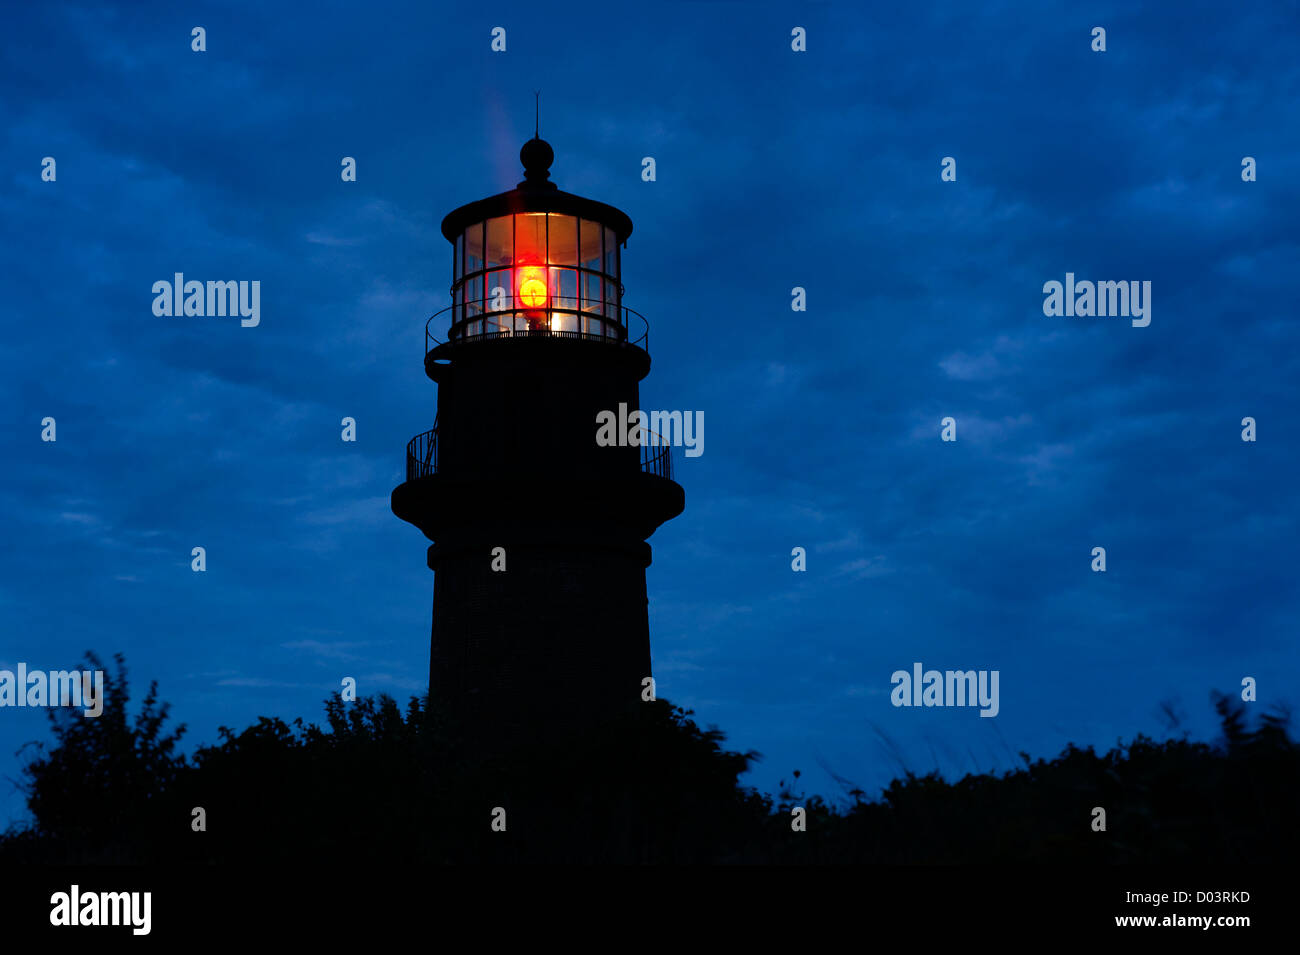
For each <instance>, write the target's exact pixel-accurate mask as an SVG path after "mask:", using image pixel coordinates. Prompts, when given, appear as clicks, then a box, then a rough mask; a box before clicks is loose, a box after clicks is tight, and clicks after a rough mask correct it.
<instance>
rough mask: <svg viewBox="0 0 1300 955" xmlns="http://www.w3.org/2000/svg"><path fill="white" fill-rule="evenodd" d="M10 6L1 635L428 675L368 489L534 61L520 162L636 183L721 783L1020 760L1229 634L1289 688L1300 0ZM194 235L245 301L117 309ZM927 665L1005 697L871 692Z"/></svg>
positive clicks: (403, 678) (42, 656) (161, 671)
mask: <svg viewBox="0 0 1300 955" xmlns="http://www.w3.org/2000/svg"><path fill="white" fill-rule="evenodd" d="M6 25H7V29H6V43H5V55H4V56H3V57H0V115H3V117H4V122H3V124H0V217H2V219H3V222H4V224H5V228H4V230H3V233H2V234H0V243H3V259H4V263H5V267H4V269H3V271H2V272H0V283H2V284H0V290H2V291H3V295H4V305H5V307H4V329H5V334H4V336H3V337H2V338H0V396H2V398H3V409H4V410H3V415H4V420H5V423H6V424H5V427H4V428H2V429H0V442H3V444H2V447H3V454H4V461H5V467H4V468H3V469H0V515H2V517H0V519H2V520H3V525H0V532H2V533H3V536H4V538H5V541H6V545H7V546H6V547H4V548H3V550H0V612H2V613H3V619H4V627H3V630H0V667H12V666H13V665H14V664H16V663H17V662H18V661H20V660H21V661H24V662H26V663H27V664H28V665H29V666H30V667H43V668H50V669H53V668H62V667H68V666H72V665H75V664H76V663H77V662H78V661H79V659H80V657H81V654H82V652H83V651H85V650H87V649H94V650H96V651H98V652H99V653H100V654H101V655H103V656H105V657H107V656H108V655H109V654H111V653H113V652H114V651H119V650H120V651H122V652H124V653H125V654H126V655H127V661H128V665H129V667H130V669H131V672H132V675H133V677H134V679H135V681H136V683H137V687H138V689H139V690H140V691H143V687H144V684H146V683H147V681H148V680H150V679H157V680H158V681H159V683H160V685H161V694H162V697H163V698H164V699H166V700H169V701H171V703H172V704H173V706H174V713H175V715H176V716H177V717H178V718H179V719H180V720H183V721H184V722H186V723H187V724H188V725H189V727H190V733H189V736H188V742H189V744H190V745H193V744H195V743H198V742H214V741H215V740H216V729H217V727H218V726H219V725H222V724H225V725H229V726H232V727H237V728H242V727H243V726H246V725H247V724H249V723H250V722H252V721H253V720H254V719H255V718H256V717H257V716H258V715H263V714H265V715H276V716H281V717H283V718H286V719H291V718H293V717H295V716H303V717H305V718H308V719H319V718H320V717H321V715H322V708H321V701H322V699H323V698H324V697H325V696H326V695H327V694H328V693H329V692H331V691H332V690H334V689H335V688H337V687H338V686H339V681H340V680H341V679H342V678H343V677H345V676H353V677H355V678H357V679H358V681H359V689H360V692H362V693H377V692H388V693H391V694H394V695H397V696H398V697H399V698H403V699H404V698H405V697H406V696H407V695H408V694H411V693H415V692H419V691H421V690H422V689H423V687H424V686H425V684H426V681H427V667H428V652H429V647H428V640H429V613H430V603H431V596H432V586H433V578H432V575H431V574H430V573H429V571H428V570H427V569H426V567H425V566H424V550H425V546H426V543H427V542H425V541H424V539H423V537H422V536H421V535H420V534H419V532H418V531H416V530H415V529H414V528H412V527H411V526H409V525H407V524H404V523H402V522H401V521H400V520H398V519H397V518H396V517H394V516H393V515H392V513H391V512H390V510H389V493H390V492H391V490H392V488H393V487H394V486H395V485H396V484H398V483H400V481H401V480H402V476H403V471H402V469H403V460H404V458H403V454H404V448H405V445H406V442H407V440H408V439H409V438H410V437H411V436H412V435H413V434H415V433H417V432H419V431H423V430H425V429H426V428H428V427H429V426H430V425H431V424H432V422H433V418H434V412H435V400H436V386H435V385H434V384H433V383H432V382H430V381H428V380H427V379H426V378H425V377H424V374H423V369H422V367H421V359H422V353H423V325H424V320H425V318H426V317H427V316H428V315H429V314H430V313H432V312H434V311H436V310H437V309H440V308H442V307H443V306H444V305H446V304H447V303H448V299H447V293H446V289H447V286H448V284H449V281H450V271H451V248H450V246H449V245H448V243H447V242H446V241H445V240H444V239H443V238H442V236H441V234H440V233H439V231H438V224H439V222H440V221H441V218H442V216H443V215H444V214H445V213H446V212H448V211H449V210H450V209H452V208H454V207H455V206H458V205H461V204H463V203H465V202H468V201H471V200H473V199H477V198H480V197H482V196H485V195H489V194H492V193H496V192H499V191H502V190H504V189H508V188H511V187H512V186H513V185H514V184H515V183H516V182H517V181H518V180H519V179H520V177H521V170H520V168H519V165H518V149H519V146H520V145H521V144H522V142H523V141H524V140H525V139H526V138H528V136H530V135H531V133H532V122H533V115H532V112H533V111H532V106H533V102H532V91H533V90H534V89H537V88H540V89H541V90H542V120H541V125H542V134H543V136H544V137H545V138H546V139H547V140H549V141H550V142H551V143H552V145H553V146H554V148H555V151H556V160H555V163H554V165H553V166H552V178H553V180H554V181H555V182H557V183H558V184H559V186H560V187H561V188H562V189H566V190H568V191H571V192H577V193H580V194H583V195H587V196H591V197H593V198H596V199H599V200H602V201H604V202H608V203H611V204H613V205H615V206H618V207H619V208H621V209H623V210H625V211H626V212H627V213H628V214H629V215H630V216H631V217H632V219H633V222H634V223H635V231H634V233H633V235H632V238H631V241H630V243H629V245H628V248H627V250H626V251H625V252H624V259H623V262H624V266H623V278H624V284H625V286H626V290H627V291H626V298H625V302H626V304H627V305H629V306H630V307H632V308H634V309H636V310H637V311H639V312H641V313H642V314H644V315H645V316H647V318H648V319H649V321H650V323H651V337H650V345H651V354H652V357H653V360H654V366H653V369H652V371H651V374H650V377H649V378H648V379H647V380H646V381H645V382H644V383H643V385H642V403H643V405H644V406H646V407H648V408H673V409H685V410H702V411H703V412H704V414H705V419H706V443H705V453H704V455H703V456H702V457H699V458H689V459H688V458H685V457H683V456H682V455H680V454H679V455H678V456H677V459H676V462H675V463H676V465H677V477H678V479H679V481H680V482H681V483H682V484H683V486H684V487H685V489H686V501H687V505H686V511H685V513H684V514H683V515H682V516H681V517H679V518H678V519H676V520H674V521H672V522H671V523H669V524H668V525H666V526H665V527H663V528H662V529H661V530H660V531H659V532H658V533H656V534H655V536H654V537H653V538H652V539H651V544H652V546H653V547H654V564H653V566H652V567H651V568H650V571H649V577H648V583H649V590H650V615H651V639H652V649H653V658H654V668H655V674H656V677H657V679H658V682H659V692H660V694H661V695H663V696H666V697H668V698H670V699H672V700H674V701H675V702H678V703H681V704H684V705H688V706H690V707H691V708H693V709H694V710H695V712H696V714H697V717H698V718H699V719H700V720H701V721H702V722H704V723H712V724H717V725H719V726H720V727H721V728H723V729H724V730H725V731H726V732H727V733H728V734H729V737H730V740H731V743H732V744H733V745H734V746H736V747H739V748H753V749H757V750H759V751H761V752H762V753H763V754H764V759H763V761H762V762H761V763H760V764H759V766H758V768H757V769H756V771H755V772H754V773H753V774H752V777H751V781H752V782H753V783H754V784H756V785H759V786H761V787H764V788H768V789H770V788H771V787H773V786H775V784H776V781H777V779H778V778H780V777H781V776H783V775H785V774H787V773H788V772H789V770H791V769H793V768H796V767H797V768H800V769H802V770H803V771H804V773H805V776H804V780H805V782H806V783H807V786H808V788H809V789H811V790H816V791H821V792H824V793H834V792H836V791H837V786H836V783H835V782H834V781H833V779H832V778H831V776H830V775H828V773H827V772H826V771H825V770H824V769H823V768H822V766H823V765H824V766H825V767H829V769H830V770H833V771H834V772H835V773H837V774H838V775H840V776H842V777H845V778H848V779H850V780H852V781H853V782H855V783H858V784H860V785H862V786H864V787H865V788H867V789H868V790H874V789H875V788H876V787H879V786H880V785H882V784H884V783H886V782H887V781H888V780H889V779H890V778H891V777H892V776H893V775H894V774H896V773H897V772H898V771H899V768H900V766H902V765H905V766H906V767H907V768H910V769H913V770H916V771H920V772H924V771H927V770H930V769H934V768H937V769H939V770H941V771H942V772H944V773H945V774H947V775H949V776H953V775H959V774H961V773H964V772H967V771H984V770H988V769H994V768H997V769H1004V768H1008V767H1010V766H1012V765H1014V762H1015V757H1014V754H1015V753H1017V752H1019V751H1025V752H1028V753H1031V754H1034V755H1043V756H1051V755H1053V754H1055V753H1056V752H1057V751H1059V750H1060V748H1061V747H1063V746H1064V745H1065V743H1066V742H1067V741H1075V742H1078V743H1081V744H1089V743H1091V744H1095V745H1097V746H1099V747H1107V746H1109V745H1111V744H1113V743H1114V742H1115V741H1116V740H1117V739H1118V738H1121V737H1123V738H1129V737H1131V736H1132V735H1133V734H1135V733H1137V732H1148V733H1152V734H1160V733H1162V732H1163V727H1162V722H1161V719H1160V716H1159V712H1158V711H1159V706H1160V703H1161V702H1162V701H1166V700H1170V701H1175V702H1176V705H1177V706H1178V707H1179V708H1180V709H1181V710H1182V711H1183V712H1184V713H1185V714H1186V717H1187V722H1186V724H1185V725H1186V728H1187V729H1188V730H1190V731H1191V732H1192V733H1193V735H1196V736H1204V737H1208V736H1210V735H1212V733H1213V731H1214V725H1213V722H1212V719H1211V712H1210V708H1209V700H1208V695H1209V693H1210V691H1211V690H1212V689H1216V688H1218V689H1223V690H1232V689H1233V688H1235V687H1237V686H1239V684H1240V681H1241V678H1242V677H1244V676H1255V677H1256V678H1257V679H1258V680H1259V694H1260V700H1261V703H1260V705H1268V704H1269V703H1273V702H1290V703H1293V704H1294V703H1296V702H1297V688H1298V687H1300V678H1298V677H1300V651H1298V650H1297V641H1296V636H1295V621H1296V616H1297V609H1298V607H1297V605H1298V603H1300V600H1298V598H1297V594H1300V588H1297V587H1296V586H1295V584H1294V581H1293V574H1294V564H1295V560H1294V554H1295V541H1296V537H1297V530H1298V528H1297V515H1298V514H1300V499H1298V497H1300V492H1298V491H1297V486H1296V485H1297V481H1296V478H1297V474H1298V473H1300V466H1298V465H1300V461H1298V456H1297V451H1296V449H1297V441H1298V440H1300V424H1298V423H1297V412H1300V407H1298V405H1297V402H1296V399H1295V396H1294V388H1295V386H1296V383H1297V382H1298V381H1300V357H1298V356H1300V350H1298V349H1297V345H1298V344H1300V335H1297V332H1296V328H1295V316H1296V302H1297V301H1300V269H1297V254H1298V253H1300V230H1297V226H1296V223H1297V222H1300V202H1298V201H1297V200H1298V198H1300V185H1297V184H1298V183H1300V161H1298V160H1297V155H1298V150H1297V146H1298V143H1297V138H1298V137H1300V126H1297V123H1296V103H1297V102H1300V56H1297V55H1296V45H1295V39H1294V38H1295V36H1296V35H1297V26H1300V15H1297V10H1296V7H1295V5H1294V4H1291V3H1280V2H1278V3H1264V4H1252V5H1248V6H1247V7H1246V8H1236V7H1230V6H1228V5H1203V4H1196V3H1193V4H1185V5H1180V6H1179V8H1178V10H1177V12H1176V13H1174V12H1172V9H1171V8H1169V7H1167V6H1161V5H1157V6H1151V7H1146V8H1142V7H1135V6H1134V5H1133V4H1128V3H1113V4H1090V3H1077V4H1076V3H1070V4H1065V3H1043V4H1039V3H1024V4H997V3H993V4H980V5H979V6H978V9H975V8H972V7H971V5H968V4H938V5H936V4H908V5H902V6H901V7H898V6H896V5H890V7H888V8H884V7H882V8H879V9H870V10H868V9H866V8H864V7H863V6H862V5H859V4H850V3H821V4H818V3H779V4H748V3H746V4H740V3H692V4H685V3H678V4H652V5H647V6H642V7H634V6H631V5H608V4H600V5H574V4H566V5H562V8H559V9H556V8H554V7H553V6H552V5H547V6H541V5H534V4H527V5H525V4H516V5H502V4H481V5H471V6H470V7H457V8H446V9H443V8H442V7H440V6H439V5H433V4H410V5H394V4H384V3H369V4H348V5H333V4H311V5H301V6H300V7H298V8H296V9H294V8H289V7H286V8H280V9H269V8H268V5H264V4H251V3H250V4H232V3H222V4H198V5H187V6H186V7H184V8H178V7H176V5H174V4H161V3H158V4H150V3H132V4H127V5H122V6H121V8H120V9H112V8H107V9H105V8H103V7H102V6H101V5H85V6H78V5H65V4H40V5H28V6H26V7H15V8H13V9H12V10H9V11H7V13H6ZM194 26H203V27H205V28H206V30H207V52H205V53H195V52H192V51H191V49H190V30H191V28H192V27H194ZM495 26H503V27H505V28H506V30H507V51H506V52H505V53H493V52H491V51H490V49H489V43H490V39H491V37H490V32H491V30H492V28H493V27H495ZM795 26H803V27H805V28H806V29H807V31H808V43H807V45H808V49H807V52H805V53H794V52H792V51H791V49H790V31H791V29H792V28H793V27H795ZM1094 26H1102V27H1104V28H1106V30H1107V51H1106V52H1105V53H1094V52H1093V51H1092V50H1091V49H1090V40H1091V38H1090V32H1091V29H1092V28H1093V27H1094ZM45 156H53V157H55V159H56V161H57V164H58V165H57V177H58V178H57V181H55V182H52V183H49V182H42V181H41V177H40V172H41V159H42V157H45ZM343 156H353V157H355V158H356V160H357V168H358V180H357V182H355V183H344V182H342V181H341V180H340V176H339V169H340V159H341V157H343ZM645 156H653V157H654V158H655V159H656V162H657V181H655V182H652V183H648V182H644V181H642V179H641V175H640V174H641V160H642V158H643V157H645ZM944 156H953V157H955V158H956V160H957V173H958V178H957V181H956V182H941V181H940V160H941V158H942V157H944ZM1243 156H1253V157H1255V158H1256V160H1257V162H1258V181H1256V182H1252V183H1245V182H1242V180H1241V177H1240V169H1241V160H1242V157H1243ZM178 271H179V272H184V273H186V275H187V276H189V277H191V278H199V279H246V280H254V279H256V280H259V281H260V282H261V288H262V298H261V315H262V318H261V324H260V325H259V326H258V327H257V328H241V327H240V325H239V323H238V321H237V320H230V319H203V318H159V317H156V316H154V315H153V313H152V308H151V305H152V301H153V295H152V293H151V287H152V284H153V283H154V282H155V281H158V280H162V279H168V280H169V279H170V278H171V277H172V275H173V273H174V272H178ZM1067 271H1071V272H1074V273H1075V274H1076V275H1077V276H1078V277H1079V278H1081V279H1093V280H1101V279H1106V280H1111V279H1114V280H1119V279H1131V280H1149V281H1151V282H1152V286H1153V293H1152V321H1151V324H1150V326H1149V327H1146V328H1133V327H1131V326H1130V324H1129V322H1128V321H1126V320H1122V319H1097V318H1094V319H1083V318H1064V317H1047V316H1045V315H1044V314H1043V311H1042V304H1043V292H1042V286H1043V283H1044V282H1046V281H1049V280H1053V279H1055V280H1058V281H1060V280H1063V279H1064V275H1065V273H1066V272H1067ZM794 286H802V287H804V288H806V289H807V295H808V310H807V312H806V313H795V312H792V311H791V308H790V298H791V289H792V287H794ZM345 415H347V416H353V417H355V419H356V420H357V424H358V435H359V440H358V442H357V443H356V444H344V443H342V442H341V441H340V440H339V431H340V428H339V422H340V419H341V418H342V417H343V416H345ZM949 415H951V416H952V417H954V418H955V419H956V420H957V423H958V424H957V428H958V440H957V441H956V442H955V443H943V442H941V441H940V439H939V421H940V419H941V418H943V417H945V416H949ZM1247 415H1250V416H1253V417H1255V418H1256V419H1257V421H1258V429H1259V440H1258V441H1257V442H1256V443H1254V444H1247V443H1244V442H1242V441H1241V440H1240V431H1241V427H1240V420H1241V419H1242V418H1243V417H1244V416H1247ZM45 416H53V417H54V418H56V420H57V422H58V441H57V443H54V444H49V443H43V442H42V441H41V440H40V421H41V419H42V418H43V417H45ZM194 546H203V547H205V548H206V549H207V555H208V570H207V572H206V573H204V574H196V573H192V572H191V570H190V550H191V548H192V547H194ZM795 546H803V547H805V548H807V551H808V570H807V572H806V573H801V574H796V573H794V572H792V570H791V567H790V551H791V548H792V547H795ZM1094 546H1104V547H1105V548H1106V549H1107V555H1108V570H1107V572H1106V573H1105V574H1094V573H1092V572H1091V571H1090V569H1089V565H1090V552H1091V550H1092V548H1093V547H1094ZM914 661H921V662H923V663H924V664H925V665H926V666H927V667H935V668H939V669H997V670H999V671H1000V673H1001V682H1000V688H1001V711H1000V713H999V715H998V716H997V718H995V719H982V718H980V717H979V716H978V713H977V711H976V710H974V709H960V708H930V709H906V708H899V709H896V708H894V707H893V706H891V704H890V702H889V691H890V689H891V686H890V675H891V673H892V672H893V671H895V670H897V669H910V667H911V665H912V663H913V662H914ZM31 739H48V731H47V729H46V725H45V720H44V717H43V714H41V713H39V712H34V711H31V710H25V709H24V710H15V709H7V710H0V777H3V780H4V781H3V782H0V787H2V789H3V791H2V792H0V815H3V817H6V818H9V819H15V818H19V817H20V816H21V814H22V801H21V798H20V797H19V796H18V795H17V793H16V792H14V791H13V788H12V786H11V785H10V783H9V782H8V780H13V779H16V778H17V776H18V768H19V765H20V760H19V759H18V758H17V757H16V756H14V755H13V754H14V753H15V751H16V750H17V749H18V747H19V746H20V745H21V744H22V743H23V742H25V741H27V740H31Z"/></svg>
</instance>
